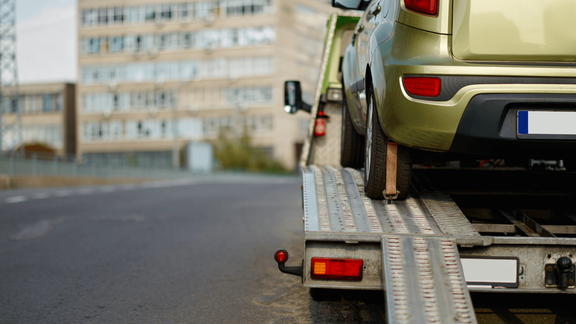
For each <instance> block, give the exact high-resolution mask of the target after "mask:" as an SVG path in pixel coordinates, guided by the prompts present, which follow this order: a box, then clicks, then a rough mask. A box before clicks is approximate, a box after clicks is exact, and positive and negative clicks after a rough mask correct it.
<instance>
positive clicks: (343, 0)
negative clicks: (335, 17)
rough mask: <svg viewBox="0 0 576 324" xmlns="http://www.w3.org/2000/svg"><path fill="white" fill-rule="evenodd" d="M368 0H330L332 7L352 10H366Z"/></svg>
mask: <svg viewBox="0 0 576 324" xmlns="http://www.w3.org/2000/svg"><path fill="white" fill-rule="evenodd" d="M369 4H370V0H332V7H334V8H341V9H352V10H366V8H368V5H369Z"/></svg>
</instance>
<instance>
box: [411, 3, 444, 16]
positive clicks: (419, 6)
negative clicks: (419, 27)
mask: <svg viewBox="0 0 576 324" xmlns="http://www.w3.org/2000/svg"><path fill="white" fill-rule="evenodd" d="M404 4H405V5H406V8H408V9H411V10H414V11H418V12H421V13H425V14H429V15H435V14H436V13H437V12H438V0H404Z"/></svg>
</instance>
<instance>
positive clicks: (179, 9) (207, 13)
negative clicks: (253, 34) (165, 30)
mask: <svg viewBox="0 0 576 324" xmlns="http://www.w3.org/2000/svg"><path fill="white" fill-rule="evenodd" d="M273 11H274V8H273V5H272V1H271V0H228V1H217V0H213V1H196V2H185V3H179V4H153V5H146V6H128V7H111V8H98V9H83V10H82V12H81V24H82V26H94V25H108V24H125V23H132V24H139V23H144V22H154V21H156V20H158V19H162V20H167V21H171V20H175V19H179V20H183V21H188V20H192V19H196V20H200V19H205V18H207V17H212V18H226V17H237V16H250V15H259V14H269V13H272V12H273Z"/></svg>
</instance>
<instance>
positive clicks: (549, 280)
mask: <svg viewBox="0 0 576 324" xmlns="http://www.w3.org/2000/svg"><path fill="white" fill-rule="evenodd" d="M545 273H546V275H545V278H546V287H547V288H560V289H566V288H568V287H571V286H574V283H575V281H576V273H575V271H574V264H573V263H572V260H571V259H570V258H567V257H561V258H560V259H558V261H557V262H556V264H553V263H552V264H547V265H546V271H545Z"/></svg>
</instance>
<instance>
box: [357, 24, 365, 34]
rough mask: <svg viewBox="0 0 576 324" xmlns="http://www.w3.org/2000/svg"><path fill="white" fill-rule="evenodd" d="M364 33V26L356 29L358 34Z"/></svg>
mask: <svg viewBox="0 0 576 324" xmlns="http://www.w3.org/2000/svg"><path fill="white" fill-rule="evenodd" d="M363 31H364V25H360V26H358V29H356V33H358V34H360V33H361V32H363Z"/></svg>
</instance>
